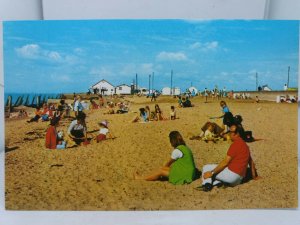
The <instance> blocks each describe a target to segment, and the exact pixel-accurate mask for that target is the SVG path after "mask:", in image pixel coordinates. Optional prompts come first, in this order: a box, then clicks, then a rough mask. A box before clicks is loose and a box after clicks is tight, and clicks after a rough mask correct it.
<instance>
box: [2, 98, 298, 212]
mask: <svg viewBox="0 0 300 225" xmlns="http://www.w3.org/2000/svg"><path fill="white" fill-rule="evenodd" d="M127 99H129V100H130V101H132V104H131V108H130V112H129V113H128V114H114V115H106V114H104V112H106V111H107V110H106V109H97V110H89V111H86V113H87V120H86V121H87V127H88V130H89V131H93V130H97V129H99V127H98V125H97V123H98V122H100V121H102V120H104V119H106V120H108V121H109V128H110V130H111V132H112V133H113V134H114V135H115V136H116V139H114V140H106V141H103V142H101V143H93V144H89V145H87V146H79V147H76V148H70V149H66V150H48V149H46V148H45V147H44V142H45V131H46V129H47V125H48V123H43V122H38V123H30V124H28V123H26V119H18V120H7V121H6V123H5V145H6V147H8V148H7V151H6V153H5V204H6V209H8V210H203V209H256V208H296V207H297V204H298V187H297V185H298V172H297V171H298V169H297V164H298V158H297V137H298V136H297V116H298V114H297V106H298V105H297V104H287V103H279V104H277V103H274V102H261V103H258V104H257V103H254V101H253V100H248V101H246V100H245V101H242V100H227V99H225V100H226V102H227V105H228V106H229V108H230V110H231V111H232V112H233V114H234V115H237V114H239V115H242V117H243V126H244V128H245V129H246V130H251V131H252V132H253V135H254V137H256V138H263V139H265V140H263V141H257V142H253V143H249V144H248V145H249V146H250V151H251V155H252V157H253V159H254V161H255V163H256V167H257V170H258V173H259V175H260V176H261V177H262V179H260V180H257V181H254V180H251V181H249V182H247V183H244V184H242V185H239V186H236V187H234V188H231V187H227V188H219V189H217V188H214V189H213V190H212V191H211V192H202V191H198V190H196V189H195V188H196V187H197V186H199V185H201V180H200V179H198V180H196V181H194V182H192V183H191V184H188V185H181V186H180V185H179V186H178V185H172V184H171V183H169V182H168V181H155V182H147V181H136V180H133V172H134V171H135V170H138V171H139V172H140V173H142V174H147V173H148V172H150V171H151V170H153V169H156V168H157V167H160V166H162V165H163V164H164V162H165V161H167V160H168V159H169V157H170V154H171V152H172V147H171V145H170V143H169V140H168V134H169V132H170V131H173V130H178V131H179V132H180V133H181V134H182V135H183V137H184V139H185V141H186V143H187V145H188V146H189V147H190V148H191V149H192V152H193V155H194V159H195V163H196V166H197V168H198V169H200V170H202V167H203V165H205V164H208V163H218V162H220V161H221V160H222V159H223V158H224V157H225V155H226V152H227V149H228V147H229V145H230V142H227V141H219V142H217V143H205V142H204V141H199V140H189V137H190V136H191V135H196V134H199V132H200V128H201V126H202V125H203V124H204V123H205V122H207V121H208V120H209V116H220V115H221V109H220V106H219V101H217V100H214V101H213V100H210V101H209V103H204V99H203V98H202V97H195V98H193V99H192V103H193V104H195V107H192V108H176V110H177V116H178V117H179V119H176V120H174V121H170V120H168V121H159V122H156V121H155V122H149V123H130V121H131V120H132V119H133V118H134V117H135V116H136V115H138V109H139V108H140V107H144V106H146V105H149V106H150V108H151V109H153V108H154V103H153V102H150V99H148V98H146V97H127ZM156 103H158V104H159V105H160V107H161V109H162V111H163V112H165V114H166V115H167V116H169V112H170V106H171V105H175V106H176V105H177V100H176V99H174V98H171V97H159V98H158V99H157V102H156ZM214 121H215V122H217V123H219V124H221V120H214ZM69 123H70V120H68V119H63V120H62V122H61V123H60V126H59V128H58V130H64V132H65V134H66V130H67V128H68V125H69ZM93 134H96V132H95V133H93Z"/></svg>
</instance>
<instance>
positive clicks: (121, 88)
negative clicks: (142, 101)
mask: <svg viewBox="0 0 300 225" xmlns="http://www.w3.org/2000/svg"><path fill="white" fill-rule="evenodd" d="M115 94H117V95H130V94H131V87H130V86H129V85H127V84H121V85H118V86H116V88H115Z"/></svg>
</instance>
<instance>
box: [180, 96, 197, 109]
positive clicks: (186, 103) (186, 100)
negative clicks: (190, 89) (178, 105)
mask: <svg viewBox="0 0 300 225" xmlns="http://www.w3.org/2000/svg"><path fill="white" fill-rule="evenodd" d="M193 106H194V105H193V104H192V103H191V101H190V99H189V98H188V97H186V98H182V107H183V108H188V107H193Z"/></svg>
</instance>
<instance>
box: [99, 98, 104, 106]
mask: <svg viewBox="0 0 300 225" xmlns="http://www.w3.org/2000/svg"><path fill="white" fill-rule="evenodd" d="M104 103H105V100H104V98H103V96H102V95H99V107H100V108H102V107H104Z"/></svg>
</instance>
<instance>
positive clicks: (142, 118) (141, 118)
mask: <svg viewBox="0 0 300 225" xmlns="http://www.w3.org/2000/svg"><path fill="white" fill-rule="evenodd" d="M139 121H140V122H144V123H145V122H149V117H148V114H147V112H146V110H145V108H140V115H139V116H136V117H135V118H134V119H133V120H132V122H133V123H135V122H139Z"/></svg>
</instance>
